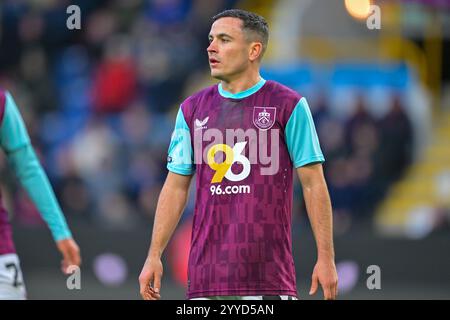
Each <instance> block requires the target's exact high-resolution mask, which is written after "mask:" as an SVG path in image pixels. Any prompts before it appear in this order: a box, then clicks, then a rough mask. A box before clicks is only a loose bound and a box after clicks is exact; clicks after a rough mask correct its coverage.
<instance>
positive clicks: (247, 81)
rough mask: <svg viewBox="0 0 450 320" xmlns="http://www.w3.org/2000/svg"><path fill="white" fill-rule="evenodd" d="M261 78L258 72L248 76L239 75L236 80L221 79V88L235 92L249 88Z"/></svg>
mask: <svg viewBox="0 0 450 320" xmlns="http://www.w3.org/2000/svg"><path fill="white" fill-rule="evenodd" d="M260 80H261V76H260V74H259V73H255V74H253V75H251V76H249V77H241V78H238V79H236V80H231V81H225V80H221V84H222V89H223V90H225V91H227V92H230V93H232V94H236V93H239V92H242V91H245V90H247V89H250V88H251V87H253V86H254V85H256V84H257V83H258V82H259V81H260Z"/></svg>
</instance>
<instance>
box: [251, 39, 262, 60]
mask: <svg viewBox="0 0 450 320" xmlns="http://www.w3.org/2000/svg"><path fill="white" fill-rule="evenodd" d="M262 50H263V45H262V43H261V42H252V43H251V44H250V48H249V54H248V56H249V57H248V58H249V59H250V61H252V62H253V61H255V60H258V59H259V58H260V57H261V55H262Z"/></svg>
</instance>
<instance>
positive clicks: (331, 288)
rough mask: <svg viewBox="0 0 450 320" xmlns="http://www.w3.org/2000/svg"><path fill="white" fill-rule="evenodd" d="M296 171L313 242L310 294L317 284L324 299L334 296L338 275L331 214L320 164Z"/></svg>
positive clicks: (313, 292)
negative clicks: (314, 262) (315, 248)
mask: <svg viewBox="0 0 450 320" xmlns="http://www.w3.org/2000/svg"><path fill="white" fill-rule="evenodd" d="M297 173H298V176H299V178H300V181H301V184H302V189H303V196H304V198H305V204H306V209H307V211H308V217H309V220H310V221H311V226H312V230H313V233H314V238H315V240H316V244H317V263H316V265H315V267H314V271H313V275H312V285H311V290H310V295H312V294H315V293H316V291H317V288H318V284H319V283H320V284H321V285H322V288H323V291H324V298H325V299H326V300H329V299H336V296H337V284H338V277H337V272H336V266H335V263H334V245H333V216H332V208H331V201H330V196H329V194H328V188H327V185H326V182H325V178H324V175H323V169H322V165H321V164H312V165H306V166H303V167H299V168H297Z"/></svg>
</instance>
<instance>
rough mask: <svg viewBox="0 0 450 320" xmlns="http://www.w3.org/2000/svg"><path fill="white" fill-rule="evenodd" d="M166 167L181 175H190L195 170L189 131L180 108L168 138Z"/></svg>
mask: <svg viewBox="0 0 450 320" xmlns="http://www.w3.org/2000/svg"><path fill="white" fill-rule="evenodd" d="M167 169H168V170H169V171H171V172H174V173H177V174H182V175H192V174H193V173H194V170H195V165H194V152H193V150H192V143H191V133H190V131H189V126H188V125H187V123H186V120H185V118H184V114H183V111H182V110H181V108H180V109H179V110H178V114H177V119H176V122H175V130H174V131H173V133H172V138H171V140H170V145H169V152H168V157H167Z"/></svg>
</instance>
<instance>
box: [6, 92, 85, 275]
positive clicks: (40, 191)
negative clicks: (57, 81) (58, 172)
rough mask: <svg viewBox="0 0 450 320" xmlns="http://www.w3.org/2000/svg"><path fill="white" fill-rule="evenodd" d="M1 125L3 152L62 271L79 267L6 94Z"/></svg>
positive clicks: (77, 254) (77, 255)
mask: <svg viewBox="0 0 450 320" xmlns="http://www.w3.org/2000/svg"><path fill="white" fill-rule="evenodd" d="M4 98H5V100H4V110H3V116H2V119H0V120H1V122H0V147H1V148H2V149H3V150H4V151H5V153H6V156H7V157H8V162H9V163H10V165H11V167H12V169H13V171H14V172H15V174H16V176H17V177H18V179H19V181H20V183H21V184H22V186H23V187H24V189H25V190H26V191H27V193H28V194H29V196H30V198H31V200H32V201H33V203H34V204H35V205H36V207H37V209H38V211H39V213H40V214H41V216H42V217H43V219H44V220H45V222H46V223H47V225H48V227H49V229H50V231H51V233H52V236H53V238H54V240H55V242H56V245H57V247H58V250H59V251H60V252H61V254H62V255H63V261H62V266H61V268H62V271H63V272H64V273H66V272H67V267H68V266H70V265H77V266H78V265H80V263H81V258H80V250H79V248H78V246H77V244H76V243H75V241H74V240H73V239H72V234H71V232H70V230H69V228H68V226H67V223H66V220H65V218H64V215H63V213H62V211H61V208H60V207H59V204H58V202H57V200H56V197H55V195H54V193H53V189H52V187H51V185H50V182H49V181H48V178H47V176H46V174H45V172H44V170H43V168H42V166H41V164H40V163H39V160H38V158H37V157H36V154H35V152H34V149H33V147H32V145H31V142H30V138H29V136H28V133H27V130H26V127H25V125H24V123H23V119H22V117H21V115H20V113H19V110H18V108H17V106H16V104H15V102H14V100H13V98H12V96H11V95H10V94H9V93H8V92H6V93H5V97H4Z"/></svg>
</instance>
